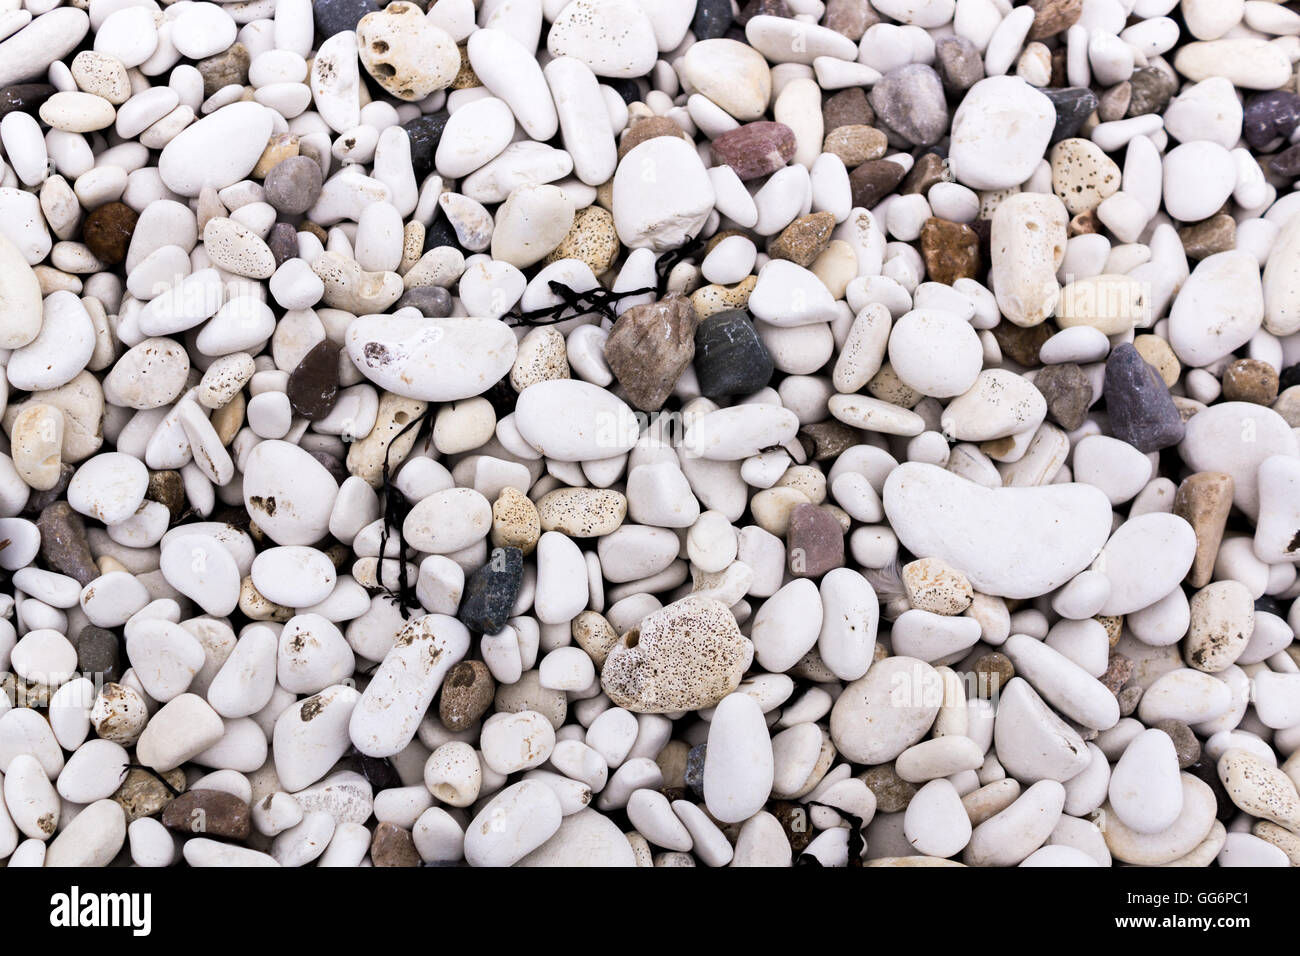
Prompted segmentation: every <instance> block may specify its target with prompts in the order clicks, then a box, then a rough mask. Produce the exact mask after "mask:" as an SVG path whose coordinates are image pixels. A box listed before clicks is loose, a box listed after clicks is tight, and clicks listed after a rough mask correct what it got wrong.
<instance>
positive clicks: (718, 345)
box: [695, 309, 776, 398]
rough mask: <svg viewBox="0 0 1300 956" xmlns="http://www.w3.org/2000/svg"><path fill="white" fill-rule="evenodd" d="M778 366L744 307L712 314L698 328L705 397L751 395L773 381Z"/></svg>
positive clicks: (697, 352)
mask: <svg viewBox="0 0 1300 956" xmlns="http://www.w3.org/2000/svg"><path fill="white" fill-rule="evenodd" d="M775 369H776V366H775V365H774V364H773V362H772V356H771V354H770V353H769V352H768V351H767V347H766V346H764V345H763V343H762V342H761V341H760V340H759V337H758V332H757V331H755V329H754V323H753V322H751V321H750V319H749V314H748V313H747V312H745V311H743V310H741V309H735V310H732V311H729V312H719V313H718V314H717V315H711V316H709V317H708V318H707V319H704V320H703V321H702V322H701V323H700V325H699V328H697V329H696V330H695V376H696V378H697V379H698V380H699V383H700V394H701V395H703V396H705V397H706V398H728V397H731V396H733V395H751V394H753V393H754V392H757V391H758V390H759V389H760V388H763V387H764V386H766V385H767V383H768V382H769V381H771V379H772V373H773V372H774V371H775Z"/></svg>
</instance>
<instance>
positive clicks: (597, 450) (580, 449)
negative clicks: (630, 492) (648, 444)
mask: <svg viewBox="0 0 1300 956" xmlns="http://www.w3.org/2000/svg"><path fill="white" fill-rule="evenodd" d="M515 426H516V427H517V428H518V429H519V434H520V435H521V436H522V437H523V439H524V441H526V442H528V444H530V445H532V446H533V447H534V448H536V449H537V450H538V451H540V452H541V453H542V454H544V455H546V456H547V457H548V458H554V459H556V460H558V461H592V460H598V459H602V458H612V457H613V456H615V455H619V454H622V453H623V452H625V451H629V450H630V449H631V448H632V446H633V445H635V444H636V441H637V438H638V437H639V436H640V423H639V422H638V420H637V416H636V414H635V413H633V411H632V410H631V409H630V408H628V406H627V405H626V404H625V403H624V402H622V401H621V400H620V399H618V398H617V397H616V396H614V395H612V394H610V393H609V392H607V391H605V390H604V389H602V388H600V387H599V386H596V385H592V384H590V383H588V382H581V381H577V380H574V379H554V380H551V381H546V382H538V383H536V384H535V385H530V386H529V387H528V388H526V389H524V390H523V392H521V393H520V395H519V400H518V402H517V403H516V405H515Z"/></svg>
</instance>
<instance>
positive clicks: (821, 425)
mask: <svg viewBox="0 0 1300 956" xmlns="http://www.w3.org/2000/svg"><path fill="white" fill-rule="evenodd" d="M799 440H800V442H801V443H802V444H803V445H804V447H805V449H807V451H808V455H809V457H811V458H812V459H813V461H829V460H830V459H832V458H836V457H838V456H839V455H840V453H841V452H843V451H844V450H845V449H846V448H851V447H852V446H854V445H859V444H861V443H862V433H861V432H859V431H858V430H857V429H856V428H850V427H849V426H848V425H845V424H844V423H843V422H838V421H835V420H833V419H832V420H829V421H824V422H814V423H813V424H811V425H804V426H803V427H802V428H800V429H799Z"/></svg>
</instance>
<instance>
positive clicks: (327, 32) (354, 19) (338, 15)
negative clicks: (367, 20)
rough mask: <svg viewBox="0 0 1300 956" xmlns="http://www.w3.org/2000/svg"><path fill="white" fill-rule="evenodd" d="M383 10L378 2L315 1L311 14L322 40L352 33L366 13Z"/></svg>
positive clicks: (360, 0) (374, 0)
mask: <svg viewBox="0 0 1300 956" xmlns="http://www.w3.org/2000/svg"><path fill="white" fill-rule="evenodd" d="M383 8H384V5H383V4H382V3H380V2H379V0H315V2H314V3H313V4H312V11H311V12H312V18H313V19H314V20H315V21H316V32H317V33H319V34H320V35H321V37H322V38H323V37H332V36H333V35H334V34H336V33H350V32H352V31H353V30H355V29H356V28H357V24H358V23H360V22H361V18H362V17H364V16H365V15H366V14H367V13H374V12H375V11H376V10H382V9H383Z"/></svg>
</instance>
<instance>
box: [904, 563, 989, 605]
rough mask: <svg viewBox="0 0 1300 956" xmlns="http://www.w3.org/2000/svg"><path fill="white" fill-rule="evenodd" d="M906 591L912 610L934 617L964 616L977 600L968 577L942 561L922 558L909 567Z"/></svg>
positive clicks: (906, 571)
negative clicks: (917, 609)
mask: <svg viewBox="0 0 1300 956" xmlns="http://www.w3.org/2000/svg"><path fill="white" fill-rule="evenodd" d="M903 588H904V589H905V590H906V591H907V600H908V602H909V603H910V604H911V605H912V607H914V608H920V609H921V610H923V611H929V612H931V613H932V614H943V615H948V616H951V615H954V614H961V613H962V612H964V611H965V610H966V609H967V608H968V607H970V605H971V602H972V601H973V600H974V598H975V591H974V589H973V588H972V587H971V583H970V581H969V580H967V578H966V575H964V574H962V573H961V572H960V571H958V570H957V569H956V568H953V567H949V566H948V565H947V564H945V563H944V562H943V561H940V560H939V559H938V558H921V559H919V560H917V561H911V562H909V563H908V564H905V565H904V566H903Z"/></svg>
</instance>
